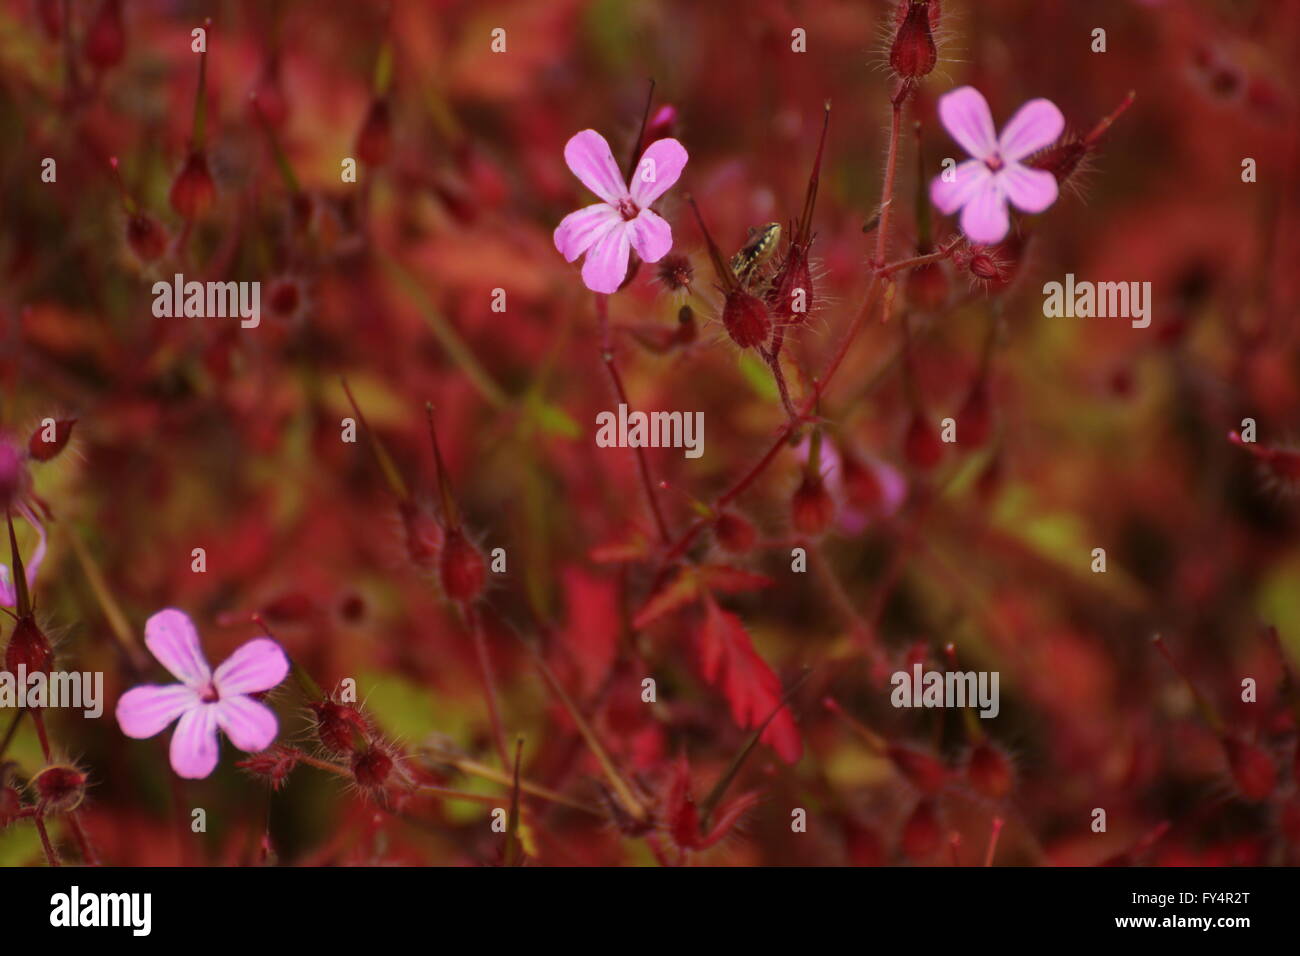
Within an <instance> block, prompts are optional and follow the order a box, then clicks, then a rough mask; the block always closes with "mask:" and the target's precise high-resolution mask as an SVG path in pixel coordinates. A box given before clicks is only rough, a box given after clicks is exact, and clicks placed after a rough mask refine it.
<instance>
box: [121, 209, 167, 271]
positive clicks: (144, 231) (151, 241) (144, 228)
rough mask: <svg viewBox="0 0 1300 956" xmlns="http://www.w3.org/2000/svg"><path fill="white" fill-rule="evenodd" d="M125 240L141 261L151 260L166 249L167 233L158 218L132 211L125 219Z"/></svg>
mask: <svg viewBox="0 0 1300 956" xmlns="http://www.w3.org/2000/svg"><path fill="white" fill-rule="evenodd" d="M126 242H127V245H129V246H130V247H131V251H132V252H134V253H135V254H136V256H137V257H138V258H139V259H140V261H141V262H153V261H154V260H155V259H157V258H158V257H159V256H161V255H162V254H163V253H164V252H166V251H167V233H166V232H164V231H163V227H162V226H161V225H159V224H158V220H156V219H154V218H153V217H152V216H146V215H145V214H144V213H140V212H137V213H133V214H132V215H131V216H130V217H129V218H128V219H127V221H126Z"/></svg>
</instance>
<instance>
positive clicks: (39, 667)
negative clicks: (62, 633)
mask: <svg viewBox="0 0 1300 956" xmlns="http://www.w3.org/2000/svg"><path fill="white" fill-rule="evenodd" d="M19 666H24V667H26V669H27V673H28V674H29V675H30V674H35V673H37V672H40V673H42V674H49V672H50V671H51V669H52V668H53V667H54V649H53V648H52V647H51V646H50V641H49V638H47V637H46V636H45V635H44V634H43V633H41V629H40V628H39V627H37V626H36V619H35V618H34V617H32V615H30V614H24V615H23V616H22V617H20V618H18V620H17V622H16V623H15V624H14V632H13V634H11V635H10V637H9V646H8V647H6V648H5V670H7V671H9V672H10V673H12V674H17V673H18V668H19Z"/></svg>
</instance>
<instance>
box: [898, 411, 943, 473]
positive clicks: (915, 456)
mask: <svg viewBox="0 0 1300 956" xmlns="http://www.w3.org/2000/svg"><path fill="white" fill-rule="evenodd" d="M903 454H904V455H905V456H906V458H907V461H908V463H909V464H911V465H912V467H913V468H919V469H920V470H922V471H929V470H930V469H932V468H934V467H935V466H936V465H938V464H939V462H940V461H942V460H943V442H942V441H940V440H939V435H938V433H937V432H936V431H935V430H934V429H933V428H932V427H931V426H930V423H929V422H927V421H926V420H925V416H923V415H921V414H920V413H919V412H917V413H915V414H913V415H912V420H911V421H910V422H909V423H908V426H907V432H906V434H905V435H904V436H903Z"/></svg>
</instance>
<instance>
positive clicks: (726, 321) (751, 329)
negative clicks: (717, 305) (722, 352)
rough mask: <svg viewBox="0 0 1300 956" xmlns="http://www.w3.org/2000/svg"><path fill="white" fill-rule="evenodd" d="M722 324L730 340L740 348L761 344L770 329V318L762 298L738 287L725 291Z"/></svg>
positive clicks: (769, 332) (765, 339) (765, 340)
mask: <svg viewBox="0 0 1300 956" xmlns="http://www.w3.org/2000/svg"><path fill="white" fill-rule="evenodd" d="M722 324H723V326H725V327H726V330H727V334H728V335H730V336H731V340H732V341H733V342H735V343H736V344H737V345H739V346H740V347H741V348H742V349H747V348H750V347H751V346H752V347H757V346H761V345H763V344H764V343H765V342H767V337H768V335H769V334H771V331H772V319H771V318H770V317H769V316H768V314H767V306H765V305H764V304H763V300H762V299H759V298H757V297H756V296H752V295H750V294H749V293H748V292H746V291H744V290H743V289H739V288H737V289H733V290H732V291H731V292H728V293H727V298H726V301H725V302H724V303H723V306H722Z"/></svg>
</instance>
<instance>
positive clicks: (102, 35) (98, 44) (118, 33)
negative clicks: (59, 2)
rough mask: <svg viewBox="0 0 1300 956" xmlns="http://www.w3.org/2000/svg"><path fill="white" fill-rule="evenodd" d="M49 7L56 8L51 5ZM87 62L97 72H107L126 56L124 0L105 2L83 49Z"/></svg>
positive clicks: (92, 25)
mask: <svg viewBox="0 0 1300 956" xmlns="http://www.w3.org/2000/svg"><path fill="white" fill-rule="evenodd" d="M48 5H49V6H54V4H52V3H50V4H48ZM83 52H84V53H85V55H86V60H87V61H88V62H89V63H90V65H91V66H93V67H94V68H95V69H97V70H107V69H109V68H110V67H114V66H117V64H119V63H121V62H122V57H123V56H125V55H126V26H125V25H124V24H123V23H122V0H104V2H103V3H101V4H100V5H99V13H98V14H96V16H95V20H94V22H93V23H92V24H91V25H90V29H89V30H88V31H87V32H86V43H85V47H84V48H83Z"/></svg>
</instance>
